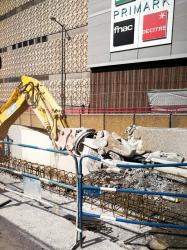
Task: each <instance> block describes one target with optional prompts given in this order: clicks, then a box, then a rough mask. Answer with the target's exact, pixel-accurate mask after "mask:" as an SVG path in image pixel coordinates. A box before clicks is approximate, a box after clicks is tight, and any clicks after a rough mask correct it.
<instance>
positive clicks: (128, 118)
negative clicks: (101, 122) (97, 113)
mask: <svg viewBox="0 0 187 250" xmlns="http://www.w3.org/2000/svg"><path fill="white" fill-rule="evenodd" d="M132 124H133V115H106V116H105V129H106V130H108V131H110V132H116V133H118V134H120V135H121V136H124V135H125V130H126V128H127V127H128V126H130V125H132Z"/></svg>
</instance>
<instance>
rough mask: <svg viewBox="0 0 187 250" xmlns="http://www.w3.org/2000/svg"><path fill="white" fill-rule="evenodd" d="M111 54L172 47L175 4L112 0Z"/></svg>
mask: <svg viewBox="0 0 187 250" xmlns="http://www.w3.org/2000/svg"><path fill="white" fill-rule="evenodd" d="M111 9H112V11H111V12H112V13H111V42H110V50H111V52H114V51H120V50H128V49H135V48H141V47H149V46H156V45H161V44H168V43H171V37H172V25H173V10H174V0H112V8H111Z"/></svg>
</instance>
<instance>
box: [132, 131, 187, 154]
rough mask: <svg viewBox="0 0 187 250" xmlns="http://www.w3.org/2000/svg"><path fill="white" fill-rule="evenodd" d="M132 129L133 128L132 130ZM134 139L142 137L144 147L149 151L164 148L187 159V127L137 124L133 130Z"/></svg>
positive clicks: (163, 149) (165, 150)
mask: <svg viewBox="0 0 187 250" xmlns="http://www.w3.org/2000/svg"><path fill="white" fill-rule="evenodd" d="M130 131H131V130H130ZM131 134H132V136H133V137H134V139H137V140H139V139H140V138H141V140H142V142H143V147H144V148H145V150H146V151H148V152H150V151H151V152H154V151H159V150H162V151H164V152H166V153H167V152H175V153H177V154H179V155H182V156H183V157H184V158H185V159H187V150H186V148H187V129H186V128H149V127H141V126H137V127H136V128H134V127H133V129H132V131H131Z"/></svg>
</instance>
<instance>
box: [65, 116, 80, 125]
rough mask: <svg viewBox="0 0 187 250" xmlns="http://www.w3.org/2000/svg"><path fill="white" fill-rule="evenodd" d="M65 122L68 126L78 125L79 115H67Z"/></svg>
mask: <svg viewBox="0 0 187 250" xmlns="http://www.w3.org/2000/svg"><path fill="white" fill-rule="evenodd" d="M67 122H68V125H69V127H70V128H78V127H80V115H67Z"/></svg>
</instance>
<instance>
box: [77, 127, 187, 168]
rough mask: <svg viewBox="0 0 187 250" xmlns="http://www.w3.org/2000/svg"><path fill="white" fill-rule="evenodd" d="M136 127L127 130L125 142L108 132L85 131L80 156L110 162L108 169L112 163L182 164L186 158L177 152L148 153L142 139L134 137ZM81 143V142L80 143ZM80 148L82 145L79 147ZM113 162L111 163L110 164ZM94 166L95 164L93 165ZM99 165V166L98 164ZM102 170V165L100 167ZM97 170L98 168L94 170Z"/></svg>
mask: <svg viewBox="0 0 187 250" xmlns="http://www.w3.org/2000/svg"><path fill="white" fill-rule="evenodd" d="M135 130H136V126H135V125H133V126H130V127H128V128H127V133H128V139H127V140H125V139H123V138H122V137H121V136H119V135H118V134H116V133H110V132H108V131H106V130H103V131H98V132H97V133H96V132H95V133H94V130H91V134H90V131H87V130H85V132H83V135H89V136H86V137H85V136H83V137H81V143H82V152H80V151H79V153H80V154H93V155H95V156H100V157H103V158H104V159H107V160H108V164H106V165H107V166H108V167H110V168H111V163H113V164H115V163H124V162H125V164H134V163H143V164H146V163H182V162H183V161H184V157H183V156H182V155H179V154H177V153H175V152H163V151H156V152H146V151H145V149H144V147H143V142H142V140H141V138H137V137H136V138H135V137H134V136H133V134H134V131H135ZM79 142H80V141H79ZM79 148H80V145H79ZM110 160H111V162H110ZM92 165H93V164H92ZM97 165H98V164H97ZM99 168H101V165H99ZM94 169H96V168H94Z"/></svg>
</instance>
